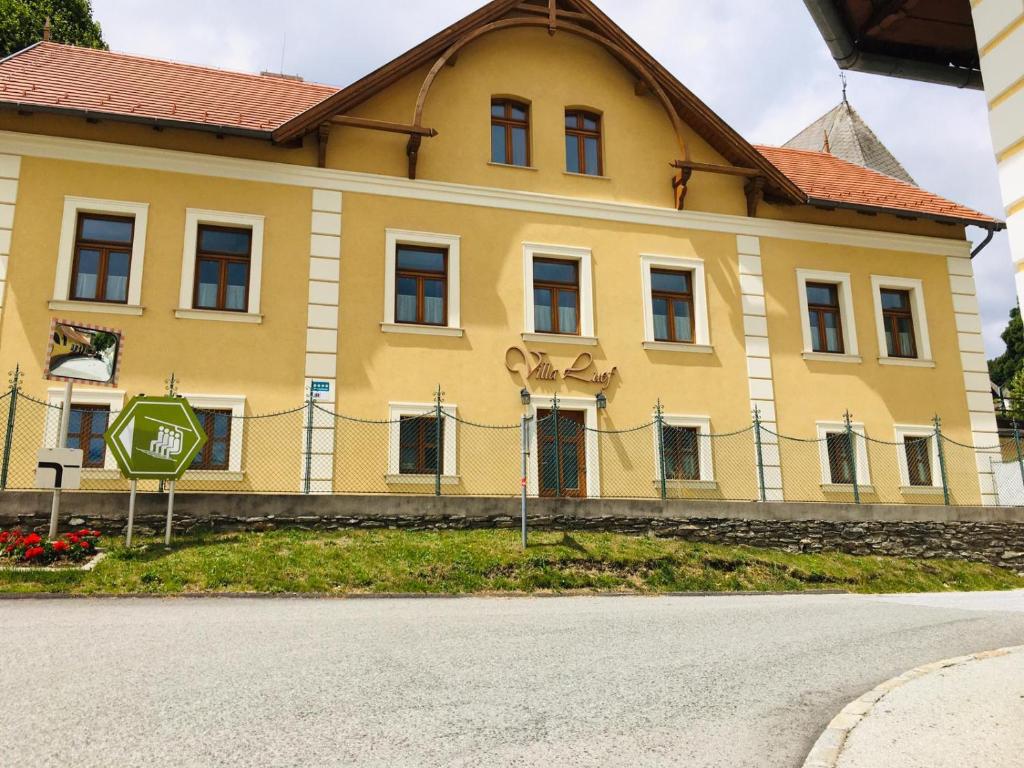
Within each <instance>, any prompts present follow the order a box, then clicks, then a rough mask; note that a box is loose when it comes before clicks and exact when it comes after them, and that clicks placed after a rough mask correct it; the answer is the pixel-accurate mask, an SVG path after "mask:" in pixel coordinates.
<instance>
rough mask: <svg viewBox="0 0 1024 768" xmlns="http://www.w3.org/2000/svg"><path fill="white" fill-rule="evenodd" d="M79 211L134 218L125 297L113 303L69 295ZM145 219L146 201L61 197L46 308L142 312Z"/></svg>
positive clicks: (118, 312) (119, 313) (128, 312)
mask: <svg viewBox="0 0 1024 768" xmlns="http://www.w3.org/2000/svg"><path fill="white" fill-rule="evenodd" d="M80 213H98V214H103V215H107V216H131V217H132V218H134V219H135V227H134V229H133V231H132V249H131V250H132V255H131V267H130V268H129V274H128V301H127V303H125V304H114V303H108V302H105V301H80V300H75V299H71V298H70V296H71V277H72V275H71V272H72V269H73V268H74V261H75V236H76V234H77V231H78V215H79V214H80ZM148 223H149V203H133V202H129V201H126V200H100V199H98V198H92V197H75V196H73V195H67V196H65V198H64V213H63V215H62V218H61V224H60V241H59V243H58V245H57V274H56V276H55V277H54V283H53V300H52V301H50V304H49V306H50V309H53V310H58V311H65V310H72V311H76V312H103V313H106V314H116V315H141V314H142V309H143V308H142V271H143V265H144V261H145V255H146V229H147V225H148Z"/></svg>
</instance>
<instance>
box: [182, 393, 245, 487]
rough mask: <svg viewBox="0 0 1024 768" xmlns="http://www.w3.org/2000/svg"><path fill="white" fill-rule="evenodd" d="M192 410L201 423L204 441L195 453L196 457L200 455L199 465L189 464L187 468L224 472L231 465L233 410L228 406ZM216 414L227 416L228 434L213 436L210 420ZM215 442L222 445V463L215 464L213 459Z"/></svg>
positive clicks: (233, 426)
mask: <svg viewBox="0 0 1024 768" xmlns="http://www.w3.org/2000/svg"><path fill="white" fill-rule="evenodd" d="M194 410H195V414H196V418H197V419H198V420H199V423H200V424H202V426H203V431H204V432H205V433H206V443H205V445H203V447H202V449H200V451H199V453H197V454H196V456H197V457H201V458H200V461H199V465H198V466H195V465H193V464H189V467H188V468H189V470H190V471H198V472H226V471H227V470H228V469H230V467H231V432H232V431H233V430H234V428H235V423H234V418H235V414H234V412H233V411H232V410H231V409H229V408H196V409H194ZM218 414H221V415H226V416H227V417H228V434H227V436H226V437H215V436H214V433H215V430H214V429H213V426H212V424H211V421H212V419H213V418H214V417H215V416H216V415H218ZM215 443H220V444H223V445H224V462H223V464H215V463H214V461H213V446H214V444H215ZM193 461H194V459H193Z"/></svg>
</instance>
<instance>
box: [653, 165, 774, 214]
mask: <svg viewBox="0 0 1024 768" xmlns="http://www.w3.org/2000/svg"><path fill="white" fill-rule="evenodd" d="M671 165H672V167H673V168H678V169H679V178H678V179H674V180H673V181H672V186H673V188H674V189H675V192H676V210H680V211H681V210H683V203H684V202H685V201H686V191H687V185H688V184H689V182H690V176H691V174H693V172H694V171H701V172H704V173H719V174H723V175H725V176H742V177H744V178H746V179H747V183H746V184H745V185H744V186H743V191H744V193H745V194H746V196H747V216H750V217H751V218H753V217H754V216H757V207H758V205H760V204H761V202H762V201H763V200H764V189H765V183H766V180H765V177H764V176H763V175H762V173H761V171H759V170H758V169H756V168H743V167H741V166H737V165H716V164H714V163H698V162H696V161H694V160H675V161H673V162H672V163H671Z"/></svg>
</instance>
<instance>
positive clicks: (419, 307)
mask: <svg viewBox="0 0 1024 768" xmlns="http://www.w3.org/2000/svg"><path fill="white" fill-rule="evenodd" d="M399 250H404V251H419V252H421V253H440V254H441V255H442V256H443V257H444V272H429V271H423V270H418V269H403V268H401V267H399V266H398V251H399ZM448 256H449V250H448V248H445V247H444V246H437V245H406V244H405V243H399V244H398V245H397V246H396V248H395V255H394V259H395V322H396V323H398V324H401V325H428V326H430V327H431V328H446V327H447V326H448ZM403 277H404V278H410V279H412V280H415V281H416V319H415V320H400V319H399V318H398V295H399V294H398V282H399V280H401V279H402V278H403ZM425 280H440V281H441V283H442V289H441V297H442V299H441V300H442V304H443V307H444V308H443V310H442V312H441V322H440V323H428V322H427V321H426V319H425V316H424V312H423V310H424V293H423V282H424V281H425Z"/></svg>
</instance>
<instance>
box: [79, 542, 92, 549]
mask: <svg viewBox="0 0 1024 768" xmlns="http://www.w3.org/2000/svg"><path fill="white" fill-rule="evenodd" d="M78 546H80V547H81V548H82V549H88V548H89V547H91V546H92V544H90V543H89V542H88V541H80V542H78Z"/></svg>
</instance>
